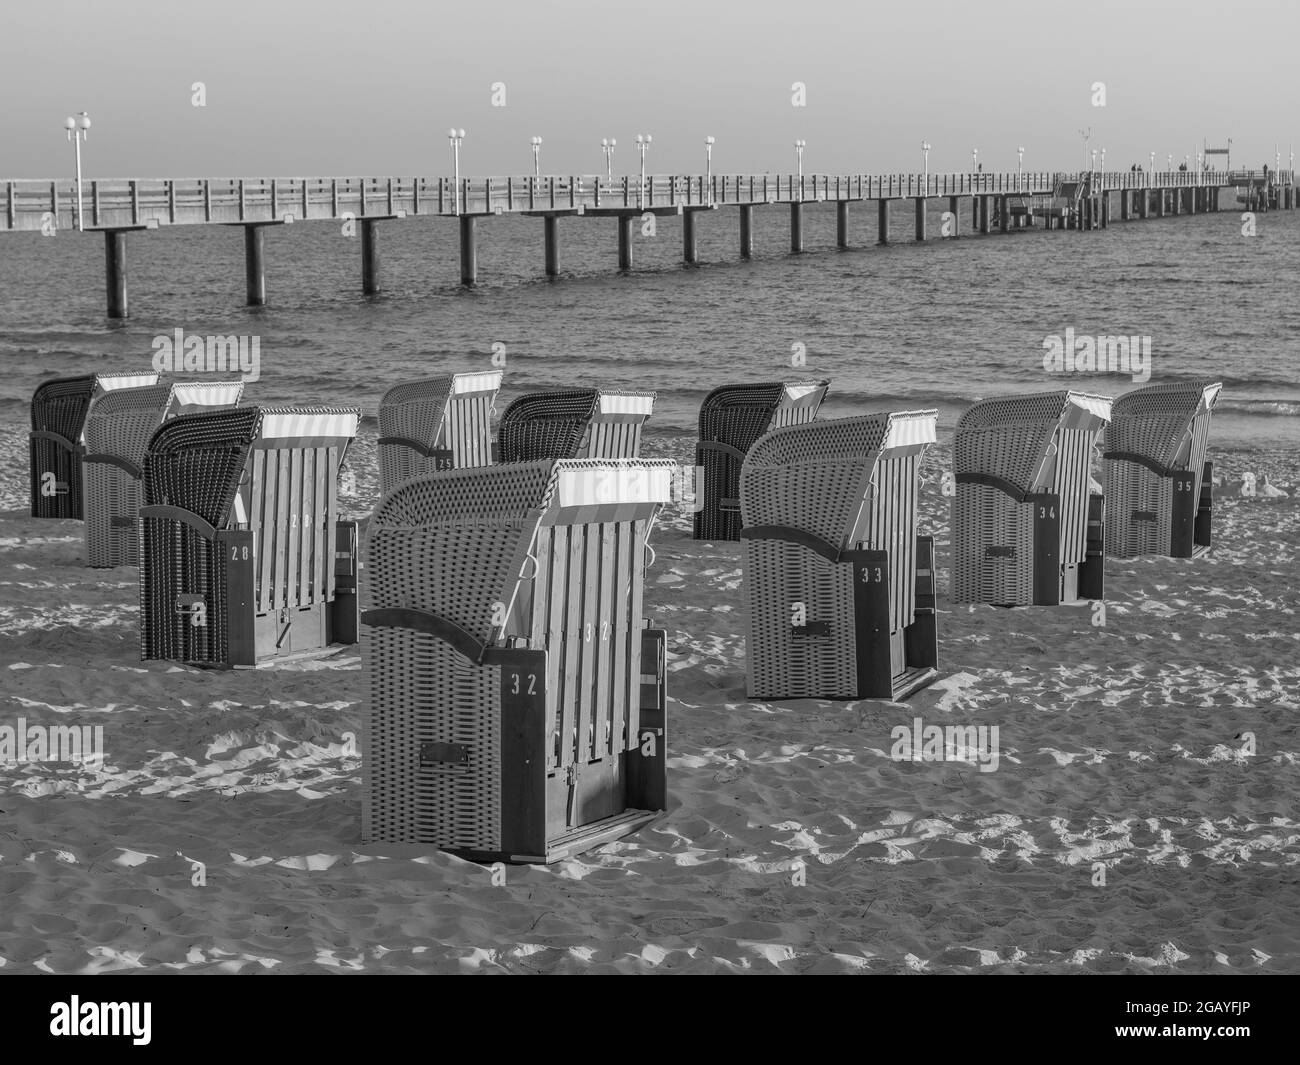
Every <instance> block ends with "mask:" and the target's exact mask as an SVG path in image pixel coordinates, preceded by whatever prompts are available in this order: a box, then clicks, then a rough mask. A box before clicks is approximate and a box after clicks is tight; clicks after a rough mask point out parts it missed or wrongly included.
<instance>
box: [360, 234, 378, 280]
mask: <svg viewBox="0 0 1300 1065" xmlns="http://www.w3.org/2000/svg"><path fill="white" fill-rule="evenodd" d="M378 226H379V220H378V219H376V218H363V219H361V291H362V292H363V293H365V295H367V296H374V295H376V294H377V293H378V292H379V243H378V232H377V229H378Z"/></svg>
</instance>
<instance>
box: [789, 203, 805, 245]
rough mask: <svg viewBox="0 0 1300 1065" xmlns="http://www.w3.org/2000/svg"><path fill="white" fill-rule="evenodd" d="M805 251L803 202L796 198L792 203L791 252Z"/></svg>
mask: <svg viewBox="0 0 1300 1065" xmlns="http://www.w3.org/2000/svg"><path fill="white" fill-rule="evenodd" d="M802 253H803V203H802V202H801V201H799V200H794V201H792V202H791V204H790V254H792V255H800V254H802Z"/></svg>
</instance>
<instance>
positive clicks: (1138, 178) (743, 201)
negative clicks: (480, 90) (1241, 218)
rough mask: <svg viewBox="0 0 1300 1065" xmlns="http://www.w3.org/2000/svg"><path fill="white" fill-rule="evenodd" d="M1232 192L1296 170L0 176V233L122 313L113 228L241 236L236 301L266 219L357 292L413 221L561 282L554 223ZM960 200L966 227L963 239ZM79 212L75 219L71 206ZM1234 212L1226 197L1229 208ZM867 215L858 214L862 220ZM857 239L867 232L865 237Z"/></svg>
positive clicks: (467, 263) (847, 230)
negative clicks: (45, 252) (525, 227)
mask: <svg viewBox="0 0 1300 1065" xmlns="http://www.w3.org/2000/svg"><path fill="white" fill-rule="evenodd" d="M1238 189H1243V190H1245V191H1246V193H1247V195H1248V197H1249V199H1248V201H1247V202H1248V203H1249V204H1251V205H1252V206H1257V207H1258V208H1259V209H1268V208H1270V207H1273V208H1281V209H1288V210H1294V209H1295V208H1296V206H1297V194H1296V187H1295V180H1294V172H1292V171H1287V170H1283V171H1278V172H1276V173H1270V174H1269V175H1267V177H1266V178H1264V177H1261V175H1260V174H1257V173H1255V172H1245V171H1237V172H1226V171H1188V170H1178V171H1172V172H1164V173H1161V172H1154V173H1153V172H1146V171H1117V172H1114V171H1107V172H1097V171H1093V172H1084V173H1065V172H1044V171H1035V172H1027V171H1026V172H1011V173H989V174H985V173H963V174H883V175H881V174H874V175H865V174H854V175H845V174H840V175H832V174H780V175H776V174H762V175H753V174H750V175H743V174H710V175H707V176H705V175H653V176H650V175H647V176H646V178H645V179H644V181H643V180H641V179H639V178H636V177H621V178H613V179H611V178H606V177H600V176H591V175H570V176H526V177H484V178H468V177H466V178H461V179H459V180H457V179H453V178H445V177H438V178H421V177H410V178H399V177H352V178H176V179H173V178H120V179H119V178H113V179H95V180H89V181H83V182H82V183H81V187H80V189H78V186H77V182H76V181H73V180H67V179H54V180H8V181H0V191H3V196H4V199H3V203H0V233H2V232H22V231H36V232H43V233H45V234H47V235H54V234H56V233H57V232H58V231H60V230H63V231H66V230H78V229H80V230H83V231H86V232H95V233H102V234H103V235H104V257H105V289H106V302H107V313H108V317H110V318H125V317H127V315H128V313H129V304H128V294H127V235H128V234H130V233H133V232H143V233H147V232H148V231H150V230H154V229H158V228H160V227H162V226H190V225H228V226H241V227H243V230H244V251H245V254H244V264H245V275H246V276H245V280H246V294H247V302H248V304H249V305H250V306H261V305H263V304H265V302H266V299H267V266H266V250H265V234H264V230H265V228H266V227H267V226H285V225H296V224H300V223H304V222H318V221H329V222H334V223H345V224H346V223H351V224H354V225H355V226H356V227H357V231H358V232H359V234H360V237H361V241H360V251H361V288H362V291H363V292H364V293H365V294H367V295H374V294H376V293H378V292H379V291H380V290H381V283H382V279H381V274H380V252H379V249H380V239H379V224H380V223H381V222H397V221H401V220H405V219H411V218H418V217H422V216H435V217H439V218H448V219H451V218H454V219H456V221H457V229H458V240H459V257H460V279H461V282H462V283H463V284H465V285H473V284H475V283H476V282H477V281H478V249H477V227H478V223H479V220H480V219H485V220H486V219H491V218H493V217H496V216H499V215H506V214H516V215H524V216H526V217H530V218H540V219H541V221H542V256H541V265H542V269H543V270H544V272H545V274H546V276H548V277H557V276H558V275H559V273H560V261H561V255H560V225H559V223H560V219H562V218H574V219H592V218H595V219H600V218H609V219H613V220H614V223H615V227H616V234H617V249H618V268H619V269H620V270H624V271H628V270H631V269H632V268H633V256H632V246H633V241H632V236H633V225H634V224H635V223H637V222H638V221H640V220H642V219H645V218H646V217H647V216H655V217H663V216H679V217H680V218H681V232H682V261H683V262H684V263H686V264H695V263H697V261H698V254H697V226H698V224H699V222H700V218H699V216H700V215H702V214H704V213H706V212H710V213H714V214H717V213H720V212H722V211H724V210H726V209H728V208H734V209H736V211H737V212H738V214H739V248H738V254H739V256H740V257H741V258H742V259H748V258H750V257H752V255H753V240H754V227H755V223H756V217H755V213H754V212H755V209H756V208H760V207H779V208H785V210H786V211H787V212H788V217H789V233H790V251H791V253H792V254H800V253H801V252H803V250H804V243H803V216H804V208H805V206H807V205H814V204H820V203H834V204H835V209H836V227H835V229H836V245H837V247H838V248H841V249H846V248H849V247H850V246H852V239H851V238H852V234H851V217H850V212H851V207H852V205H853V204H855V203H857V204H865V203H870V202H872V201H874V202H875V204H876V219H875V223H876V224H875V233H874V241H870V240H868V241H865V242H864V243H866V242H871V243H875V244H888V243H889V242H890V228H889V205H890V203H892V202H893V201H896V200H904V201H905V200H912V201H913V202H914V206H915V215H914V218H915V231H914V236H915V239H916V240H917V241H926V240H928V239H931V238H930V234H929V233H928V232H927V228H926V221H927V211H928V208H929V204H930V201H931V200H940V199H943V200H946V204H947V213H946V214H945V215H944V219H945V233H944V234H943V235H944V236H945V237H953V236H967V235H973V234H976V233H978V234H980V235H987V234H992V233H994V232H997V233H1009V232H1012V231H1015V230H1021V229H1027V228H1033V227H1035V226H1037V225H1039V224H1041V225H1042V226H1043V227H1044V228H1045V229H1048V230H1053V229H1059V230H1067V229H1068V230H1074V231H1086V230H1093V229H1104V228H1106V227H1108V226H1109V225H1110V223H1111V221H1112V220H1113V219H1114V218H1115V217H1116V216H1115V213H1114V203H1115V201H1116V200H1118V202H1119V214H1118V217H1119V219H1120V220H1121V221H1135V220H1143V219H1150V218H1152V217H1156V218H1166V217H1170V216H1177V215H1181V214H1200V213H1204V212H1212V211H1218V210H1220V209H1221V194H1222V193H1223V192H1224V191H1225V190H1233V191H1234V193H1235V190H1238ZM963 201H969V204H970V207H969V211H970V213H969V216H968V217H969V219H970V224H969V229H968V230H965V231H963V229H962V226H961V223H960V220H961V219H962V217H963V213H962V208H963ZM79 203H80V205H81V206H80V213H79V209H78V204H79ZM1233 206H1234V207H1235V206H1236V204H1235V195H1234V204H1233ZM867 217H868V219H869V218H870V213H869V212H868V215H867ZM870 236H871V234H870V233H868V238H870Z"/></svg>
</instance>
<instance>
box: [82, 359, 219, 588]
mask: <svg viewBox="0 0 1300 1065" xmlns="http://www.w3.org/2000/svg"><path fill="white" fill-rule="evenodd" d="M243 389H244V385H243V382H242V381H216V382H204V383H193V384H190V383H186V384H180V383H178V384H170V385H166V384H164V385H145V386H143V387H141V388H116V389H113V390H112V391H109V392H103V393H100V394H99V395H98V396H96V397H95V398H94V399H93V400H92V402H91V404H90V409H89V411H87V413H86V429H85V440H86V454H85V457H84V458H83V459H82V470H83V473H84V475H85V483H84V491H85V506H84V510H85V517H86V564H87V565H89V566H134V565H136V564H137V563H138V562H139V557H140V530H139V517H140V465H141V463H142V462H143V461H144V453H145V450H146V448H148V446H149V440H150V438H151V437H152V436H153V434H154V431H155V430H156V429H157V428H158V426H160V425H161V424H162V423H163V422H165V421H166V420H167V419H168V418H174V417H176V416H177V415H180V414H187V413H191V412H193V411H198V410H208V409H219V408H222V407H233V406H236V405H237V404H238V403H239V399H240V396H241V395H242V393H243Z"/></svg>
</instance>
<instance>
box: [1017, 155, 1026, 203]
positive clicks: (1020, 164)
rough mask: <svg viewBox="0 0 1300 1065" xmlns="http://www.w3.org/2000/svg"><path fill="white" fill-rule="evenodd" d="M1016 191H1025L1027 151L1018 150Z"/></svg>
mask: <svg viewBox="0 0 1300 1065" xmlns="http://www.w3.org/2000/svg"><path fill="white" fill-rule="evenodd" d="M1016 191H1017V192H1024V191H1025V149H1024V148H1023V147H1020V148H1017V149H1016Z"/></svg>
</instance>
